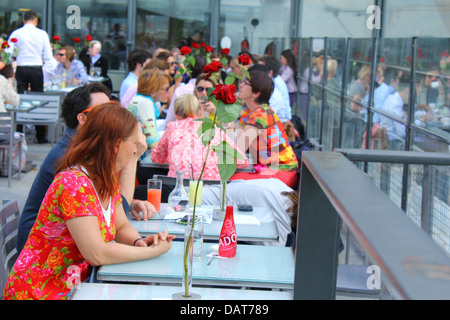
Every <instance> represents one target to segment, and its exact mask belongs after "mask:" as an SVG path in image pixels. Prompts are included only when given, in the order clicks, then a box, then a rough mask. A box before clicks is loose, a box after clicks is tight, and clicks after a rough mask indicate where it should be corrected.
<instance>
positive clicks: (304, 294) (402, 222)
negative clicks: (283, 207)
mask: <svg viewBox="0 0 450 320" xmlns="http://www.w3.org/2000/svg"><path fill="white" fill-rule="evenodd" d="M299 191H300V200H299V201H300V205H299V210H298V221H297V243H296V255H295V263H296V265H295V279H294V299H335V296H336V277H337V262H338V242H339V231H340V222H341V220H342V222H343V223H345V224H346V225H347V226H348V228H349V230H350V231H351V233H352V234H353V236H354V238H355V239H356V240H357V241H358V242H359V243H360V244H361V245H362V247H363V248H364V249H365V250H366V252H367V253H368V254H369V255H370V256H371V258H372V260H373V261H374V263H376V264H377V265H378V266H379V267H380V269H381V270H382V271H383V274H384V276H386V278H387V279H388V281H389V283H390V284H391V285H392V286H393V288H394V290H395V292H396V293H397V294H398V295H399V298H401V299H414V300H415V299H418V300H420V299H450V276H449V275H450V257H448V256H447V255H446V254H445V253H444V252H443V251H442V250H441V249H440V248H438V247H437V245H436V244H434V242H433V241H432V240H431V239H430V238H429V237H428V236H427V234H426V233H425V232H424V231H423V230H421V229H420V228H418V227H417V226H416V225H415V224H414V223H413V222H412V221H411V220H410V219H409V218H408V217H407V216H406V215H405V214H404V212H403V211H402V210H400V209H399V208H398V207H397V206H396V205H395V204H394V203H393V202H392V201H390V199H389V198H388V197H387V196H386V195H385V194H384V193H383V192H382V191H380V190H379V189H378V188H377V187H376V186H375V185H374V184H373V183H372V182H371V181H370V179H369V178H368V177H367V176H366V175H365V174H364V173H363V172H362V171H361V170H359V169H358V168H357V167H355V166H354V165H353V163H352V162H351V161H350V160H348V159H347V158H345V156H344V155H343V154H341V153H338V152H317V151H305V152H303V154H302V169H301V179H300V188H299Z"/></svg>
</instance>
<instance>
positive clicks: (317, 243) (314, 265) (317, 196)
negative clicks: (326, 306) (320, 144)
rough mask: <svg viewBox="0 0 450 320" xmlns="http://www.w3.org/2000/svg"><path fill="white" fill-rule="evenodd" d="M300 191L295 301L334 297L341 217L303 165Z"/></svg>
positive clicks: (331, 298) (330, 298)
mask: <svg viewBox="0 0 450 320" xmlns="http://www.w3.org/2000/svg"><path fill="white" fill-rule="evenodd" d="M299 190H300V198H299V203H301V205H299V209H298V218H297V243H296V257H295V279H294V300H303V299H306V300H309V299H313V300H333V299H335V298H336V278H337V266H338V252H339V251H338V250H339V231H340V218H339V215H338V214H337V212H336V210H335V209H334V207H333V206H332V205H331V203H330V201H329V200H328V199H327V196H326V195H325V193H324V192H323V190H322V188H321V187H320V186H319V184H318V182H317V180H316V179H314V177H313V176H312V174H311V173H310V171H309V170H308V168H307V167H306V166H305V165H303V168H302V176H301V180H300V189H299ZM301 199H307V200H303V201H302V200H301Z"/></svg>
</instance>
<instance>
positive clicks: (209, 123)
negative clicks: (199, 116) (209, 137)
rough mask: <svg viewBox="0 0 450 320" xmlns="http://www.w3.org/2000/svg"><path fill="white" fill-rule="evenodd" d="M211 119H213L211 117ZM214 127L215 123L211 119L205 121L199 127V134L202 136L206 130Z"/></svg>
mask: <svg viewBox="0 0 450 320" xmlns="http://www.w3.org/2000/svg"><path fill="white" fill-rule="evenodd" d="M209 120H211V119H209ZM213 128H214V123H213V122H212V120H211V121H203V123H202V125H201V126H200V127H199V128H198V136H199V137H200V136H201V135H202V134H204V133H205V132H206V131H208V130H211V129H213Z"/></svg>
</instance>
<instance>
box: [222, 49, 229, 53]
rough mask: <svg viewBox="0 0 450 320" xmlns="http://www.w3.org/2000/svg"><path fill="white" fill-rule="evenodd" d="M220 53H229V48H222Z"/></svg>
mask: <svg viewBox="0 0 450 320" xmlns="http://www.w3.org/2000/svg"><path fill="white" fill-rule="evenodd" d="M222 53H223V54H230V49H228V48H223V49H222Z"/></svg>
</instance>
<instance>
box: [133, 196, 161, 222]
mask: <svg viewBox="0 0 450 320" xmlns="http://www.w3.org/2000/svg"><path fill="white" fill-rule="evenodd" d="M130 207H131V215H132V216H133V218H134V219H135V220H138V221H140V220H141V216H140V213H141V212H142V219H143V220H144V221H145V220H149V219H151V218H153V217H154V216H155V215H156V209H155V207H154V206H153V205H152V204H151V203H150V202H148V201H142V200H133V201H132V202H131V205H130Z"/></svg>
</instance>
